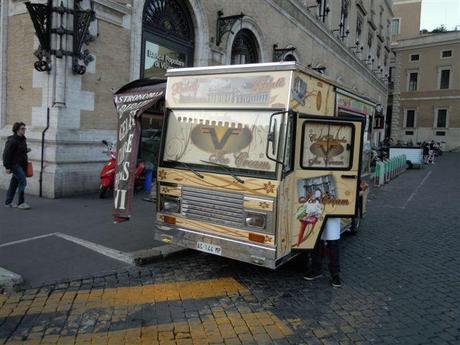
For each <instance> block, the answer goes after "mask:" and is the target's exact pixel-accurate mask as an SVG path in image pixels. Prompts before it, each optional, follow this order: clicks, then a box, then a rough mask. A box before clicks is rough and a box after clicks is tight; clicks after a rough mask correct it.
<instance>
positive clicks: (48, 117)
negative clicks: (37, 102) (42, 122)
mask: <svg viewBox="0 0 460 345" xmlns="http://www.w3.org/2000/svg"><path fill="white" fill-rule="evenodd" d="M48 128H50V108H49V107H48V108H46V128H45V129H44V130H43V132H42V156H41V160H40V179H39V184H40V193H39V196H40V198H41V197H42V185H43V165H44V164H43V163H44V156H45V133H46V131H47V130H48Z"/></svg>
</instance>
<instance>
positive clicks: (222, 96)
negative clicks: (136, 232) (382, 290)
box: [154, 62, 375, 269]
mask: <svg viewBox="0 0 460 345" xmlns="http://www.w3.org/2000/svg"><path fill="white" fill-rule="evenodd" d="M166 76H167V83H166V92H165V115H164V116H165V117H164V123H163V133H162V143H161V152H160V154H159V162H158V170H157V206H156V207H157V213H156V226H155V229H154V237H155V239H157V240H160V241H163V242H165V243H170V244H174V245H178V246H182V247H186V248H192V249H196V250H199V251H203V252H206V253H211V254H214V255H220V256H223V257H227V258H232V259H236V260H240V261H243V262H248V263H252V264H256V265H260V266H264V267H268V268H273V269H274V268H277V267H279V266H280V265H282V264H283V263H285V262H287V261H288V260H289V259H290V258H292V257H293V256H295V255H296V254H298V253H300V252H301V251H302V250H309V249H312V248H314V246H315V244H316V242H317V241H318V240H319V238H320V236H321V233H322V231H323V228H324V225H325V222H326V221H327V219H328V218H331V217H340V218H342V219H349V220H350V219H356V218H359V217H360V216H361V215H362V213H363V212H364V211H365V205H366V201H367V193H368V191H367V189H366V188H363V187H362V186H363V185H364V182H363V177H364V175H365V174H366V173H367V169H368V166H369V162H368V161H369V159H368V158H366V157H367V153H366V150H367V147H366V145H368V146H369V147H368V151H370V145H369V138H370V128H372V125H371V123H372V115H373V111H374V108H375V104H374V103H372V102H370V101H369V100H367V99H365V98H363V97H359V96H358V95H355V94H354V93H352V92H351V91H347V90H345V89H344V88H342V87H339V86H338V85H336V84H335V83H334V82H332V81H330V80H328V79H326V78H325V77H324V76H323V75H321V74H319V73H316V72H315V71H312V70H310V69H307V68H305V67H302V66H300V65H298V64H297V63H295V62H285V63H264V64H249V65H233V66H215V67H198V68H182V69H171V70H168V72H167V75H166ZM366 166H367V167H366ZM344 225H346V224H345V223H344ZM355 225H356V224H355Z"/></svg>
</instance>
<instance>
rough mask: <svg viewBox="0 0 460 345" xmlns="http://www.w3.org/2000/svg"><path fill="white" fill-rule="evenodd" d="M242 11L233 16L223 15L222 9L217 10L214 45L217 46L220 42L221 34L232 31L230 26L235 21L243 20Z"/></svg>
mask: <svg viewBox="0 0 460 345" xmlns="http://www.w3.org/2000/svg"><path fill="white" fill-rule="evenodd" d="M243 17H244V13H243V12H241V14H237V15H234V16H227V17H224V12H223V11H217V24H216V45H217V46H219V45H220V44H221V42H222V36H224V35H225V34H226V33H227V32H231V33H233V32H232V26H233V24H235V22H236V21H238V20H241V21H243Z"/></svg>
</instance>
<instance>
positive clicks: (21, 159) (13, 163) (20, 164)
mask: <svg viewBox="0 0 460 345" xmlns="http://www.w3.org/2000/svg"><path fill="white" fill-rule="evenodd" d="M12 130H13V133H14V134H13V135H11V136H9V137H8V138H7V140H6V143H5V148H4V150H3V166H4V167H5V169H6V173H7V174H12V176H11V181H10V186H9V188H8V191H7V192H6V200H5V207H14V206H13V200H14V196H15V194H16V191H17V193H18V206H17V207H18V209H21V210H28V209H30V206H29V205H28V204H27V203H26V202H25V201H24V190H25V189H26V186H27V180H26V169H27V161H28V160H27V153H28V152H30V149H29V148H27V142H26V137H25V133H26V125H25V123H24V122H16V123H15V124H14V125H13V129H12Z"/></svg>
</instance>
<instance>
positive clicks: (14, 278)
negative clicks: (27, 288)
mask: <svg viewBox="0 0 460 345" xmlns="http://www.w3.org/2000/svg"><path fill="white" fill-rule="evenodd" d="M22 283H23V279H22V277H21V276H20V275H19V274H17V273H14V272H11V271H8V270H6V269H4V268H2V267H0V289H2V288H5V289H11V288H13V287H15V286H17V285H20V284H22Z"/></svg>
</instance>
